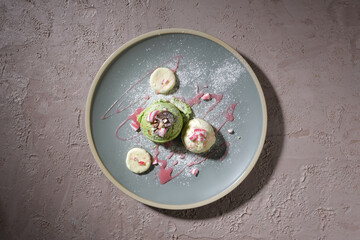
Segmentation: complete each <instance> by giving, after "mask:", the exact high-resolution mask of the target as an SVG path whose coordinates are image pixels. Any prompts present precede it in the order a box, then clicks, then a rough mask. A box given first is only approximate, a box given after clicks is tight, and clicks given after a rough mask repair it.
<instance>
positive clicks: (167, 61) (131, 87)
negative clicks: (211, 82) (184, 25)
mask: <svg viewBox="0 0 360 240" xmlns="http://www.w3.org/2000/svg"><path fill="white" fill-rule="evenodd" d="M180 58H181V59H182V55H181V54H179V55H176V56H174V57H172V58H170V59H168V60H166V61H165V62H163V63H161V64H160V65H159V66H156V67H154V68H153V69H152V70H151V71H149V72H147V73H146V74H145V75H144V76H143V77H141V78H140V79H139V80H137V81H136V82H135V83H134V84H133V85H131V86H130V87H129V88H128V89H126V90H125V92H124V93H123V94H121V95H120V97H119V98H118V99H116V100H115V102H114V103H113V104H111V106H110V107H109V108H108V109H107V110H106V111H105V113H104V115H102V116H101V119H106V118H108V117H110V116H111V115H108V113H109V112H110V111H111V110H112V109H113V108H114V106H115V105H117V104H118V106H120V105H121V104H122V103H123V101H121V102H120V100H121V99H122V98H123V97H124V96H125V95H126V94H127V93H128V92H129V91H130V90H131V89H133V88H134V87H135V86H136V85H138V84H139V83H140V82H142V81H144V79H145V78H146V77H147V76H148V75H150V74H151V73H152V72H154V71H155V70H156V69H157V68H159V67H160V66H163V65H165V64H167V63H169V62H170V61H172V60H173V59H176V66H175V67H174V68H173V69H172V71H174V72H175V71H176V70H177V68H178V65H179V59H180Z"/></svg>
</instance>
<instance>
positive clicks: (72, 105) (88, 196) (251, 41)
mask: <svg viewBox="0 0 360 240" xmlns="http://www.w3.org/2000/svg"><path fill="white" fill-rule="evenodd" d="M0 22H1V26H0V76H1V81H0V110H1V115H0V126H1V127H0V131H1V135H0V136H1V139H0V143H1V144H0V238H1V239H179V240H180V239H181V240H186V239H198V240H200V239H204V240H205V239H245V240H255V239H334V240H335V239H336V240H337V239H358V236H360V218H359V216H360V190H359V185H360V104H359V103H360V79H359V76H360V4H359V1H356V0H353V1H350V0H349V1H346V0H344V1H328V0H324V1H295V0H294V1H291V0H273V1H252V0H249V1H152V0H147V1H115V0H104V1H91V0H77V1H67V0H64V1H38V0H28V1H1V2H0ZM172 27H182V28H189V29H194V30H199V31H202V32H205V33H208V34H211V35H213V36H215V37H218V38H220V39H222V40H223V41H225V42H227V43H228V44H229V45H231V46H232V47H234V48H235V49H236V50H237V51H238V52H240V53H241V54H242V55H243V56H244V57H246V58H247V59H248V60H249V62H250V64H251V66H252V67H253V68H254V69H255V72H256V74H257V75H258V78H259V80H260V83H261V85H262V87H263V90H264V93H265V97H266V100H267V107H268V114H269V123H268V124H269V129H268V132H267V138H266V143H265V147H264V149H263V152H262V154H261V157H260V159H259V161H258V163H257V165H256V166H255V168H254V170H253V171H252V172H251V174H250V176H249V177H248V178H247V179H246V180H245V181H244V182H243V183H242V184H241V185H240V186H239V187H238V188H236V189H235V190H234V191H233V192H231V193H230V194H229V195H227V196H225V197H224V198H222V199H220V200H219V201H216V202H214V203H212V204H210V205H208V206H204V207H201V208H197V209H191V210H183V211H168V210H159V209H154V208H151V207H148V206H146V205H143V204H141V203H138V202H136V201H135V200H133V199H131V198H130V197H128V196H127V195H125V194H123V193H122V192H121V191H120V190H118V189H117V188H116V187H114V186H113V185H112V184H111V183H110V181H109V180H108V179H107V178H106V177H105V176H104V175H103V174H102V172H101V170H100V169H99V167H98V166H97V164H96V163H95V161H94V159H93V157H92V155H91V153H90V150H89V147H88V144H87V139H86V135H85V128H84V111H85V102H86V97H87V93H88V91H89V87H90V84H91V82H92V80H93V79H94V76H95V74H96V72H97V71H98V69H99V68H100V66H101V65H102V63H103V62H104V61H105V60H106V59H107V57H108V56H109V55H110V54H111V53H112V52H113V51H115V50H116V49H117V48H119V47H120V46H121V45H122V44H124V43H125V42H126V41H128V40H130V39H132V38H134V37H136V36H138V35H140V34H142V33H146V32H149V31H152V30H156V29H162V28H172Z"/></svg>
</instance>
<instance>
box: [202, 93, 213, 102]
mask: <svg viewBox="0 0 360 240" xmlns="http://www.w3.org/2000/svg"><path fill="white" fill-rule="evenodd" d="M201 99H202V100H211V95H210V93H205V94H204V95H202V97H201Z"/></svg>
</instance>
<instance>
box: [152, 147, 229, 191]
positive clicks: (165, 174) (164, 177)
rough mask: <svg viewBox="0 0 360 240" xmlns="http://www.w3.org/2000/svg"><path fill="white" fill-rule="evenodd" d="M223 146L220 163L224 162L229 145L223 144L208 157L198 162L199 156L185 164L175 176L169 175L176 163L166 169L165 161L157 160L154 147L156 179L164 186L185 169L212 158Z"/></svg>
mask: <svg viewBox="0 0 360 240" xmlns="http://www.w3.org/2000/svg"><path fill="white" fill-rule="evenodd" d="M223 146H226V149H225V152H224V154H223V155H222V156H221V158H220V161H222V160H224V158H225V157H226V155H227V153H228V151H229V146H230V143H228V142H225V143H223V144H221V145H220V146H219V147H218V148H216V149H214V150H213V151H211V152H210V153H209V154H208V155H206V156H205V157H202V158H201V159H200V160H199V161H196V160H197V159H199V158H200V156H197V157H196V158H195V159H194V160H193V161H192V162H191V163H189V164H187V165H186V166H185V167H183V168H182V169H181V170H179V171H178V172H177V173H176V174H174V175H171V174H172V172H173V170H174V169H173V167H174V166H175V165H177V163H178V162H177V161H175V162H174V163H173V165H172V166H171V167H167V161H166V160H160V159H159V158H158V156H159V145H157V146H156V148H155V149H154V153H153V161H154V160H155V159H156V160H157V161H158V163H159V173H158V178H159V182H160V184H165V183H167V182H168V181H170V180H172V179H174V178H176V177H177V176H179V175H180V174H181V173H182V172H183V171H184V170H185V169H186V168H188V167H191V166H194V165H198V164H200V163H202V162H204V161H205V160H207V159H208V158H209V157H210V156H212V155H213V154H214V153H216V152H217V151H219V149H221V148H222V147H223Z"/></svg>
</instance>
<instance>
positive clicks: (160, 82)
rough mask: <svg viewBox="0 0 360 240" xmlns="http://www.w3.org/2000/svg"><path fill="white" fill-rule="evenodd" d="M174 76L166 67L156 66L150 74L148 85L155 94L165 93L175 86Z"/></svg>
mask: <svg viewBox="0 0 360 240" xmlns="http://www.w3.org/2000/svg"><path fill="white" fill-rule="evenodd" d="M175 83H176V78H175V74H174V72H173V71H171V70H170V69H168V68H163V67H162V68H157V69H156V70H155V71H154V72H153V73H152V74H151V76H150V86H151V88H152V89H153V90H154V91H155V93H156V94H159V93H160V94H166V93H168V92H169V91H170V90H171V89H173V88H174V87H175Z"/></svg>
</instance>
